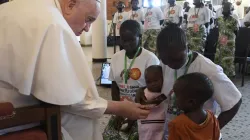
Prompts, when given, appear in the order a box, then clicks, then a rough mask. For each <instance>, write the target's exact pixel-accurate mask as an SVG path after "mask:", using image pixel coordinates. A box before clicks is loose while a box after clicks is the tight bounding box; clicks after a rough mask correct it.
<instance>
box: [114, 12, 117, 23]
mask: <svg viewBox="0 0 250 140" xmlns="http://www.w3.org/2000/svg"><path fill="white" fill-rule="evenodd" d="M117 16H118V15H117V12H116V13H115V15H114V18H113V23H117V22H118V21H117V19H118V18H117Z"/></svg>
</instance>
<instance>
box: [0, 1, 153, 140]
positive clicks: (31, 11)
mask: <svg viewBox="0 0 250 140" xmlns="http://www.w3.org/2000/svg"><path fill="white" fill-rule="evenodd" d="M99 4H100V1H98V0H14V1H12V2H8V3H5V4H3V5H0V102H6V101H7V102H12V103H13V105H14V107H24V106H30V105H34V104H38V103H39V100H40V101H43V102H47V103H51V104H56V105H61V111H62V127H63V129H62V131H63V132H62V133H63V137H64V139H65V140H101V139H102V136H101V133H100V130H99V123H98V120H97V119H98V118H100V117H101V116H102V115H103V114H104V113H105V114H115V115H119V116H124V117H128V118H130V119H139V118H141V119H142V118H146V117H147V115H148V114H149V112H150V111H149V108H148V107H145V106H142V105H140V104H135V103H130V102H114V101H106V100H104V99H102V98H100V97H99V95H98V92H97V89H96V86H95V82H94V79H93V76H92V73H91V71H90V69H89V67H88V64H87V61H86V57H85V55H84V53H83V51H82V49H81V46H80V44H79V42H78V40H77V38H76V36H79V35H80V34H81V33H82V32H83V31H86V32H87V31H88V30H89V28H90V26H91V24H92V23H93V22H94V21H95V19H96V18H97V16H98V14H99V12H100V7H99V6H100V5H99ZM35 125H36V124H29V125H26V126H20V127H17V128H13V129H8V130H0V133H2V134H3V133H7V132H12V131H14V130H19V129H24V128H29V127H33V126H35Z"/></svg>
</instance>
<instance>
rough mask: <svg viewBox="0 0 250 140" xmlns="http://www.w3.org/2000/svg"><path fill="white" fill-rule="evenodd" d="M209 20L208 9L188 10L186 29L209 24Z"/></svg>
mask: <svg viewBox="0 0 250 140" xmlns="http://www.w3.org/2000/svg"><path fill="white" fill-rule="evenodd" d="M195 15H197V17H196V16H195ZM210 19H211V17H210V9H208V8H207V7H203V8H194V7H193V8H190V10H189V12H188V28H190V27H193V26H194V25H195V24H198V25H204V24H205V23H209V22H210Z"/></svg>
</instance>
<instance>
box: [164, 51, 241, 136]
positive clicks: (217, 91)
mask: <svg viewBox="0 0 250 140" xmlns="http://www.w3.org/2000/svg"><path fill="white" fill-rule="evenodd" d="M161 65H162V70H163V77H164V83H163V88H162V93H164V94H165V95H166V96H167V97H169V96H168V95H169V93H170V92H171V91H172V89H173V85H174V82H175V70H174V69H171V68H170V67H168V66H167V65H164V64H161ZM185 69H186V68H185V66H184V67H182V68H180V69H179V70H177V77H180V76H182V75H183V74H184V72H185ZM193 72H201V73H203V74H205V75H207V76H208V78H210V79H211V81H212V83H213V86H214V95H213V97H212V98H211V99H210V100H208V101H207V102H206V103H205V105H204V109H208V110H211V111H212V112H213V113H214V114H216V113H217V112H216V111H217V108H218V105H219V106H220V108H221V111H222V112H224V111H228V110H230V109H232V108H233V107H234V106H235V105H236V104H237V103H238V102H239V100H240V99H241V97H242V95H241V93H240V91H239V90H238V89H237V87H236V86H235V85H234V84H233V83H232V81H231V80H230V79H229V78H228V77H227V76H226V75H225V74H224V73H223V69H222V68H221V67H220V66H219V65H216V64H214V63H213V62H212V61H211V60H209V59H207V58H205V57H204V56H203V55H201V54H199V55H198V56H197V58H196V59H195V60H194V61H193V62H192V63H191V65H190V67H189V69H188V72H187V73H193ZM197 86H198V85H197ZM165 105H166V106H165V108H166V112H167V110H168V100H167V101H166V102H165ZM174 118H175V116H174V115H171V114H168V113H167V114H166V123H168V122H170V121H171V120H172V119H174ZM165 130H166V132H167V129H166V128H165Z"/></svg>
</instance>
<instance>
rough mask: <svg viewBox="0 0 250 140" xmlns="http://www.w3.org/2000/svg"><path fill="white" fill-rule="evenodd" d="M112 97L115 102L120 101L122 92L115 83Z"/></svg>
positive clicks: (112, 87) (112, 86) (113, 83)
mask: <svg viewBox="0 0 250 140" xmlns="http://www.w3.org/2000/svg"><path fill="white" fill-rule="evenodd" d="M111 96H112V100H113V101H120V91H119V87H118V85H117V84H116V82H115V81H113V82H112V85H111Z"/></svg>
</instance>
